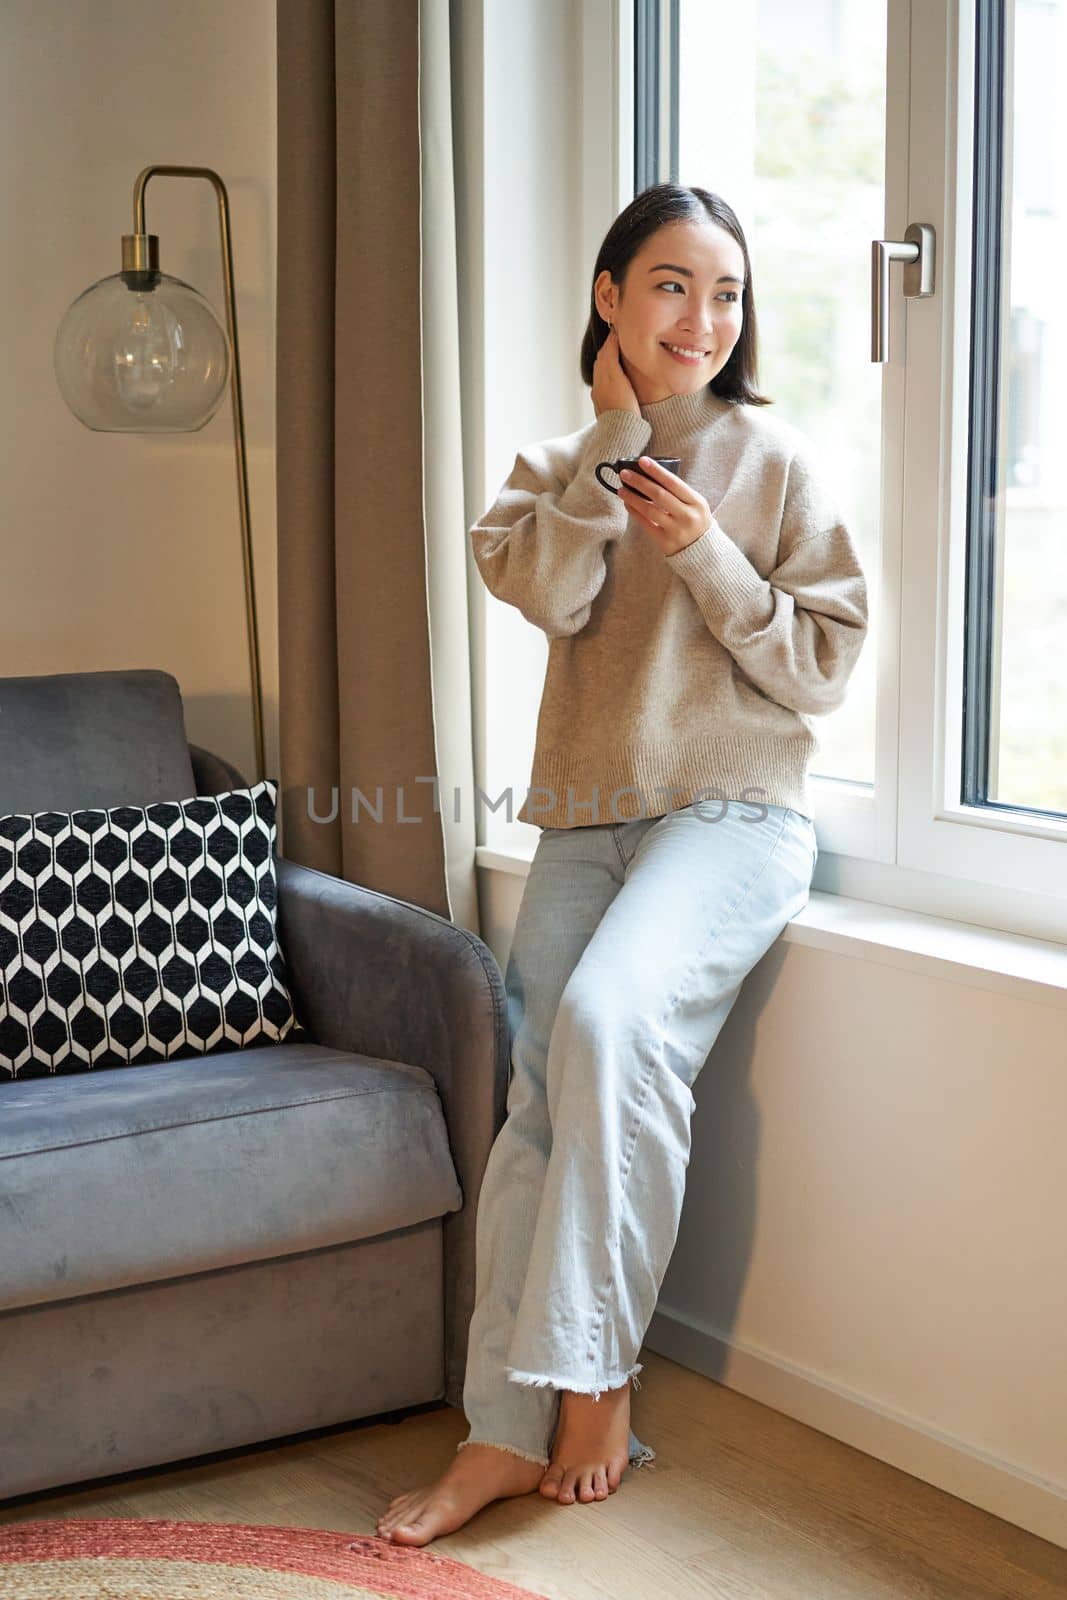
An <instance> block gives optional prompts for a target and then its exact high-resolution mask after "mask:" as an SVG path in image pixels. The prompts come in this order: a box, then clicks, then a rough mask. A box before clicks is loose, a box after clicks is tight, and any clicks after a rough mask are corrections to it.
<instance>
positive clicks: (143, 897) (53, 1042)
mask: <svg viewBox="0 0 1067 1600" xmlns="http://www.w3.org/2000/svg"><path fill="white" fill-rule="evenodd" d="M277 792H278V788H277V784H276V783H275V782H273V781H272V780H271V779H269V778H265V779H263V780H262V781H261V782H260V783H257V784H255V785H253V786H252V787H251V788H248V789H231V790H229V791H228V792H227V793H226V794H219V795H194V796H193V797H192V798H191V799H188V800H177V801H158V802H156V803H155V804H153V805H149V806H113V807H110V808H109V809H108V810H99V811H96V810H86V811H73V812H62V811H38V812H36V813H35V814H33V815H29V814H21V813H17V812H16V813H13V814H12V815H10V816H6V817H0V1079H2V1076H3V1074H4V1073H5V1072H6V1073H9V1074H10V1075H11V1076H12V1077H13V1078H34V1077H43V1076H45V1075H47V1074H48V1073H52V1072H85V1071H88V1070H89V1069H91V1068H94V1067H125V1066H131V1067H132V1066H138V1065H140V1064H142V1063H144V1062H149V1061H160V1060H174V1059H176V1058H183V1057H187V1056H194V1055H208V1054H211V1053H213V1052H214V1051H216V1050H219V1051H222V1050H233V1049H236V1048H237V1047H239V1046H241V1045H247V1044H252V1043H253V1042H266V1041H269V1040H279V1039H284V1038H285V1036H286V1034H287V1033H289V1032H290V1030H291V1029H292V1027H293V1023H294V1017H293V1006H292V1000H291V998H290V995H289V990H288V988H287V985H286V980H285V966H284V961H283V958H282V954H281V951H280V949H279V946H278V941H277V935H276V905H277V879H276V876H275V869H274V845H275V832H276V829H275V802H276V799H277ZM0 1115H2V1111H0Z"/></svg>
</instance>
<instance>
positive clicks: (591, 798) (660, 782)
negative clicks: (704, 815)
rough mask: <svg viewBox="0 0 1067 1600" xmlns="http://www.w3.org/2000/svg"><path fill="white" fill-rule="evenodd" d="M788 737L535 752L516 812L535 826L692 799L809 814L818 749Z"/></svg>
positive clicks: (653, 811)
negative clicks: (588, 752) (594, 754)
mask: <svg viewBox="0 0 1067 1600" xmlns="http://www.w3.org/2000/svg"><path fill="white" fill-rule="evenodd" d="M818 747H819V746H818V740H817V739H816V737H815V735H814V734H812V733H808V734H805V735H804V736H802V737H797V738H795V739H765V738H759V739H757V738H750V737H746V736H744V735H739V736H737V737H735V738H708V739H672V740H668V741H665V742H664V743H662V744H655V745H643V746H639V747H637V748H621V749H620V748H616V749H614V750H609V751H607V752H606V753H605V754H604V755H603V756H602V757H599V758H596V759H595V760H594V759H593V758H590V757H588V756H582V755H580V754H576V753H575V752H573V751H568V750H546V751H543V752H541V753H539V754H536V753H535V758H534V765H533V770H532V772H531V774H530V784H529V790H528V793H527V795H526V798H525V799H524V801H523V803H522V805H521V806H520V808H519V810H518V812H517V813H516V815H517V817H518V820H519V821H520V822H530V823H532V824H533V825H534V827H538V828H580V827H590V826H596V825H601V826H602V825H603V824H605V823H616V822H633V821H636V820H637V819H638V818H640V817H662V816H665V815H666V814H667V812H668V811H680V810H682V809H683V808H684V807H685V806H688V805H689V804H691V802H692V801H693V800H696V799H701V798H703V799H707V800H720V799H721V800H737V801H740V802H741V803H743V804H748V805H752V806H758V805H759V804H760V803H761V802H762V803H764V804H765V805H771V806H787V807H789V808H790V809H791V810H793V811H799V812H800V813H801V815H802V816H805V817H811V818H814V813H813V812H812V809H811V800H810V795H809V792H808V787H807V772H808V768H809V765H810V762H811V758H812V756H813V755H814V754H815V752H816V750H817V749H818Z"/></svg>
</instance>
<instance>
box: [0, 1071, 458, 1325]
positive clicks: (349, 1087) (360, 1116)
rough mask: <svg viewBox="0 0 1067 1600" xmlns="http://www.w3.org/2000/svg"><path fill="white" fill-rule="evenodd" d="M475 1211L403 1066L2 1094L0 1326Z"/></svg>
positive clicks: (432, 1101) (203, 1075)
mask: <svg viewBox="0 0 1067 1600" xmlns="http://www.w3.org/2000/svg"><path fill="white" fill-rule="evenodd" d="M462 1204H463V1195H462V1193H461V1190H460V1186H459V1182H458V1179H457V1177H456V1169H455V1167H454V1166H453V1164H452V1157H451V1154H450V1151H449V1140H448V1133H447V1131H446V1128H445V1122H444V1116H443V1114H442V1111H441V1103H440V1100H439V1099H438V1096H437V1089H436V1086H435V1084H434V1080H433V1078H432V1077H431V1076H430V1074H429V1073H428V1072H427V1071H426V1070H425V1069H424V1068H423V1067H414V1066H408V1065H405V1064H404V1063H401V1062H398V1061H379V1060H376V1059H374V1058H372V1057H369V1056H360V1055H354V1054H351V1053H349V1052H347V1051H343V1050H331V1049H327V1048H326V1047H325V1046H322V1045H316V1044H293V1043H291V1042H290V1041H286V1042H285V1043H283V1044H277V1045H270V1046H267V1047H264V1048H258V1049H257V1048H253V1049H250V1050H234V1051H230V1052H229V1053H228V1054H225V1055H216V1056H209V1057H202V1058H200V1059H198V1060H194V1061H187V1062H181V1063H176V1062H169V1061H164V1062H158V1063H157V1064H155V1065H154V1066H146V1067H143V1068H141V1069H139V1070H138V1071H137V1072H100V1073H95V1072H91V1073H82V1074H80V1075H76V1076H66V1077H65V1076H56V1077H49V1078H33V1079H27V1080H26V1081H23V1080H22V1079H21V1078H20V1079H18V1080H17V1081H16V1082H14V1083H11V1084H9V1085H8V1087H7V1088H6V1089H5V1090H4V1091H3V1094H2V1095H0V1209H2V1212H3V1228H2V1233H0V1260H2V1269H0V1311H6V1310H8V1309H11V1308H13V1307H16V1306H29V1305H36V1304H39V1303H44V1302H47V1301H56V1300H67V1299H69V1298H71V1297H73V1296H74V1295H85V1294H98V1293H101V1292H102V1291H105V1290H111V1289H117V1288H121V1287H123V1286H126V1285H131V1284H139V1283H154V1282H159V1281H161V1280H162V1279H165V1278H173V1277H180V1276H184V1275H185V1274H187V1273H190V1272H206V1271H212V1270H215V1269H218V1268H223V1267H231V1266H234V1265H235V1264H237V1263H241V1262H251V1261H265V1260H270V1259H273V1258H274V1257H275V1256H285V1255H291V1254H294V1253H295V1252H297V1251H303V1250H317V1249H321V1248H322V1247H324V1246H327V1245H335V1244H339V1243H343V1242H346V1241H350V1240H351V1241H356V1240H359V1239H364V1238H371V1237H376V1236H377V1235H378V1234H381V1233H386V1232H389V1231H391V1230H393V1229H396V1228H405V1227H409V1226H411V1225H413V1224H415V1223H420V1222H425V1221H427V1220H428V1219H430V1218H434V1217H439V1216H442V1215H443V1214H444V1213H445V1212H449V1211H458V1210H459V1209H461V1207H462ZM397 1289H398V1293H399V1292H400V1286H399V1285H398V1286H397Z"/></svg>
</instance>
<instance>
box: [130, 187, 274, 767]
mask: <svg viewBox="0 0 1067 1600" xmlns="http://www.w3.org/2000/svg"><path fill="white" fill-rule="evenodd" d="M157 173H159V174H162V175H164V176H166V177H173V178H206V179H207V180H208V182H209V183H212V184H214V186H215V193H216V195H217V196H218V202H219V235H220V239H221V243H222V270H223V277H224V279H225V283H226V328H227V332H228V334H229V338H230V348H231V349H232V351H233V362H232V372H231V379H232V384H231V394H232V398H233V437H234V447H235V449H236V452H237V493H238V499H239V501H240V508H241V551H242V557H243V563H244V583H245V618H246V621H247V626H248V660H249V673H250V677H251V683H252V714H253V717H254V722H255V740H256V779H257V782H258V781H259V780H260V779H262V778H264V777H265V776H266V758H265V755H264V747H263V689H262V680H261V675H260V667H259V630H258V625H257V620H256V586H255V576H254V572H253V565H252V520H251V515H250V513H249V503H248V467H247V463H246V459H245V418H244V403H243V400H242V397H241V357H240V351H239V349H238V343H237V296H236V293H235V291H234V281H233V255H232V251H231V249H230V202H229V197H228V196H227V193H226V185H225V184H224V183H223V181H222V179H221V178H220V177H219V175H218V173H217V172H213V171H212V169H211V168H210V167H172V166H152V167H145V168H144V169H143V171H141V172H139V173H138V174H137V179H136V181H135V183H134V186H133V228H134V231H133V233H132V234H123V238H122V265H123V270H124V271H149V270H157V269H158V264H159V239H158V235H156V234H149V233H148V232H147V230H146V227H145V203H144V194H145V189H146V187H147V185H148V180H149V178H151V177H153V176H155V175H156V174H157Z"/></svg>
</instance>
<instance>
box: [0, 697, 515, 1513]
mask: <svg viewBox="0 0 1067 1600" xmlns="http://www.w3.org/2000/svg"><path fill="white" fill-rule="evenodd" d="M244 782H245V780H244V779H243V778H242V777H241V774H240V773H239V772H237V771H236V770H235V769H234V768H233V767H231V766H229V765H228V764H227V763H226V762H224V761H222V760H220V759H219V758H218V757H217V756H214V755H212V754H211V753H210V752H208V751H207V750H203V749H200V748H198V747H197V746H195V745H192V746H190V745H189V744H188V743H187V740H186V735H185V727H184V718H183V712H182V704H181V697H180V694H179V690H178V685H177V683H176V682H175V680H174V678H173V677H171V676H170V675H169V674H168V673H165V672H158V671H149V670H145V671H124V672H93V673H77V674H58V675H54V676H49V677H37V678H6V679H0V816H2V815H6V814H8V813H9V812H13V811H23V812H25V811H39V810H45V809H49V808H53V809H56V810H60V811H69V810H74V809H75V808H77V807H86V806H111V805H118V804H122V803H126V804H136V805H145V804H148V803H150V802H153V801H156V800H163V799H171V800H174V799H180V798H184V797H186V796H189V795H193V794H211V793H221V792H223V791H224V790H226V789H229V788H235V787H239V786H242V785H243V784H244ZM277 873H278V889H279V938H280V941H281V944H282V949H283V953H284V955H285V957H286V961H287V966H288V971H287V977H288V981H289V984H290V988H291V991H292V995H293V1001H294V1007H295V1010H296V1015H297V1019H298V1022H299V1023H301V1024H302V1027H301V1029H300V1030H299V1031H298V1032H296V1033H294V1034H292V1035H290V1037H289V1038H287V1039H286V1040H284V1041H282V1042H281V1043H271V1044H268V1045H266V1046H260V1047H253V1048H249V1049H244V1050H234V1051H230V1052H228V1053H222V1054H218V1055H212V1056H205V1057H202V1058H201V1057H198V1058H192V1059H186V1060H182V1061H172V1062H160V1063H158V1064H150V1065H146V1066H141V1067H134V1068H117V1069H116V1068H111V1069H102V1070H98V1071H91V1072H85V1073H77V1074H71V1075H60V1074H57V1075H54V1076H51V1077H43V1078H31V1079H14V1080H12V1079H11V1078H10V1077H9V1076H8V1075H7V1074H6V1073H5V1074H0V1497H2V1498H5V1499H8V1498H10V1497H12V1496H17V1495H24V1494H31V1493H34V1492H36V1491H39V1490H42V1489H47V1488H50V1487H54V1486H57V1485H61V1484H63V1485H65V1484H74V1483H79V1482H82V1481H85V1480H89V1479H93V1478H98V1477H100V1476H104V1475H110V1474H113V1473H121V1472H127V1471H131V1470H135V1469H138V1468H143V1467H147V1466H150V1465H157V1464H162V1463H166V1462H175V1461H179V1460H183V1459H187V1458H190V1457H195V1456H200V1455H204V1454H207V1453H210V1452H212V1451H217V1450H224V1449H231V1448H233V1447H235V1446H243V1445H250V1444H252V1443H255V1442H258V1441H262V1440H267V1439H274V1438H279V1437H282V1436H284V1435H288V1434H293V1433H299V1432H303V1431H305V1430H310V1429H316V1428H321V1427H325V1426H328V1425H331V1424H337V1423H343V1422H347V1421H352V1420H355V1419H358V1418H365V1417H371V1416H380V1415H383V1414H386V1413H392V1412H396V1411H399V1410H404V1409H407V1408H409V1407H413V1406H419V1405H423V1404H426V1403H432V1402H435V1401H436V1402H442V1401H443V1402H444V1403H446V1404H448V1405H452V1406H460V1405H461V1404H462V1392H463V1377H464V1370H465V1366H466V1350H467V1328H468V1323H469V1320H470V1315H471V1310H472V1303H473V1291H474V1224H475V1214H476V1210H477V1201H478V1193H479V1188H480V1183H481V1176H482V1173H483V1171H484V1169H485V1163H486V1158H487V1156H488V1153H489V1149H490V1146H491V1144H492V1142H493V1139H494V1138H495V1136H496V1133H497V1131H498V1129H499V1127H500V1126H501V1124H502V1122H503V1120H504V1116H505V1100H506V1093H507V1077H508V1070H509V1069H508V1053H509V1051H508V1031H507V1013H506V1007H505V999H504V987H503V980H502V977H501V974H500V969H499V967H498V966H497V963H496V961H495V959H494V957H493V955H492V952H491V951H490V950H489V948H488V946H486V945H485V944H484V943H483V942H482V941H481V940H480V939H478V938H477V937H476V936H475V935H473V934H472V933H470V932H468V931H466V930H465V929H463V928H459V927H456V926H455V925H454V924H452V923H450V922H448V921H446V920H445V919H444V918H442V917H439V916H435V915H434V914H433V913H432V912H429V911H426V910H423V909H421V908H420V907H418V906H414V905H410V904H408V903H406V902H404V901H400V900H394V899H392V898H390V897H389V896H388V895H384V894H377V893H374V892H373V891H371V890H368V889H363V888H359V887H357V886H356V885H354V884H351V883H347V882H343V881H341V880H339V879H336V878H332V877H329V876H327V875H325V874H323V873H320V872H314V871H311V870H309V869H308V868H306V867H302V866H299V865H297V864H296V863H295V862H292V861H287V860H285V859H283V858H281V857H279V858H278V860H277Z"/></svg>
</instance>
